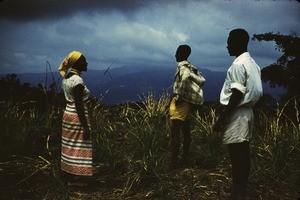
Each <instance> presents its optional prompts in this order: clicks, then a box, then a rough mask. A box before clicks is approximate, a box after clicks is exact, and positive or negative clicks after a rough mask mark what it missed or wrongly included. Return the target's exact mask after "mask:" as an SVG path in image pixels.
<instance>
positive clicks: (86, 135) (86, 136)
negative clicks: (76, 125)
mask: <svg viewBox="0 0 300 200" xmlns="http://www.w3.org/2000/svg"><path fill="white" fill-rule="evenodd" d="M89 139H91V131H90V128H89V127H83V140H89Z"/></svg>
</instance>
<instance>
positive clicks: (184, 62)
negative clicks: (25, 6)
mask: <svg viewBox="0 0 300 200" xmlns="http://www.w3.org/2000/svg"><path fill="white" fill-rule="evenodd" d="M186 64H190V62H189V61H187V60H184V61H181V62H178V66H181V65H186Z"/></svg>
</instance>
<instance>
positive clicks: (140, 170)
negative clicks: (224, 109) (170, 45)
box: [0, 89, 300, 197]
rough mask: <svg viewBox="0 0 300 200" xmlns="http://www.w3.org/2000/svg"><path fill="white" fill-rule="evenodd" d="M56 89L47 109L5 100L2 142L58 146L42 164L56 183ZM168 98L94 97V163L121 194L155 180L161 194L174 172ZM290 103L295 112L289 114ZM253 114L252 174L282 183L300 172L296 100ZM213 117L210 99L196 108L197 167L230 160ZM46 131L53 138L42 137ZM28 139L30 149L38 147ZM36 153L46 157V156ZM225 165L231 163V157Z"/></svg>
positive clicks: (193, 155) (194, 155) (194, 146)
mask: <svg viewBox="0 0 300 200" xmlns="http://www.w3.org/2000/svg"><path fill="white" fill-rule="evenodd" d="M44 91H45V92H44V95H45V98H46V97H47V96H48V95H49V92H48V91H47V90H46V89H45V90H44ZM52 94H54V96H52V97H53V98H50V99H49V98H48V97H47V99H48V100H49V101H48V105H49V106H47V108H48V110H47V112H44V113H40V112H38V111H37V110H36V109H35V108H34V107H29V108H28V109H25V110H24V109H20V108H21V107H22V105H23V104H34V102H18V103H12V102H10V101H7V102H1V104H0V105H1V115H0V120H1V127H0V131H1V135H0V142H1V144H5V143H7V144H8V143H9V142H11V143H14V144H15V145H7V148H11V150H14V149H15V148H17V147H22V146H23V145H22V144H24V143H26V142H25V141H26V138H27V140H28V139H31V141H33V140H36V138H43V140H41V141H36V142H37V143H42V147H41V148H40V150H39V151H38V154H39V156H41V155H42V153H41V152H45V151H46V152H50V153H52V157H45V156H43V155H42V158H43V159H45V160H43V162H44V163H45V165H43V166H46V167H44V168H43V169H42V170H43V171H45V170H48V175H49V174H52V177H53V182H57V181H60V180H59V145H60V138H59V137H60V131H61V130H60V129H61V125H60V124H61V115H62V111H63V109H64V107H62V106H60V105H59V103H57V102H59V98H60V97H59V95H58V93H55V92H54V93H51V95H52ZM169 103H170V95H169V94H168V93H164V94H163V95H161V96H158V97H156V96H155V95H154V93H152V92H149V93H148V94H146V95H144V96H142V97H141V102H140V103H126V104H122V105H103V104H102V103H101V102H100V101H99V100H97V99H93V100H92V101H90V104H89V105H90V109H89V111H90V115H91V118H92V135H93V140H94V163H95V165H96V166H101V168H100V175H101V170H102V171H103V170H105V172H107V174H111V175H114V176H115V177H116V181H120V182H121V184H122V190H119V191H117V192H116V193H117V195H118V196H119V197H120V196H122V195H126V194H128V193H129V192H130V191H132V190H134V189H135V188H139V187H141V186H143V187H147V185H150V184H151V185H153V184H154V185H156V186H157V188H158V191H157V193H158V194H162V193H163V190H164V189H163V187H164V185H163V177H164V175H165V174H166V173H169V172H170V171H169V161H170V141H171V138H170V120H169V116H168V109H169ZM287 108H289V111H290V112H289V113H292V114H294V115H293V116H291V114H289V115H288V114H287V112H286V110H287ZM291 109H292V112H291ZM255 113H256V116H257V117H256V118H257V123H256V127H255V131H254V132H255V133H254V135H253V141H252V142H251V157H252V170H251V180H253V181H254V182H258V183H267V182H271V183H273V182H276V183H279V182H280V181H283V180H286V179H287V178H289V177H291V176H292V175H293V174H294V173H299V167H300V166H299V163H300V160H299V153H300V127H299V102H298V101H297V99H296V98H295V99H292V100H290V101H288V102H287V103H286V104H285V105H283V106H279V105H278V106H277V107H276V108H275V109H274V112H273V113H271V114H270V112H269V111H268V110H263V109H256V110H255ZM215 118H216V108H215V107H214V106H211V105H204V106H202V108H201V109H200V110H198V111H197V112H195V113H194V114H193V117H192V124H191V130H192V145H191V152H190V155H191V167H200V168H206V169H214V168H217V167H220V165H222V161H223V160H224V158H226V159H227V160H229V158H228V157H227V156H228V155H227V149H225V148H224V146H223V145H222V135H221V134H217V133H214V132H213V130H212V127H213V124H214V123H215ZM2 122H3V123H2ZM41 136H42V137H41ZM44 136H46V138H47V139H48V140H44ZM8 138H9V139H8ZM8 140H9V142H8ZM46 143H47V144H48V146H47V145H46ZM30 145H31V146H30ZM30 145H29V146H27V148H28V147H29V148H30V147H32V146H34V144H30ZM19 150H20V148H19ZM1 153H3V151H1ZM36 159H38V160H40V159H41V157H37V158H36ZM49 163H50V164H49ZM227 164H228V166H227V168H228V169H229V162H228V163H227ZM222 167H225V166H222ZM40 168H41V167H40ZM40 168H38V169H36V171H37V170H39V169H40ZM40 171H41V170H39V173H40ZM27 174H28V178H27V179H25V180H26V181H28V180H30V179H31V178H33V177H34V175H35V174H33V172H30V173H27ZM48 175H47V176H48ZM24 182H25V181H24ZM56 189H57V188H56ZM47 195H48V194H47Z"/></svg>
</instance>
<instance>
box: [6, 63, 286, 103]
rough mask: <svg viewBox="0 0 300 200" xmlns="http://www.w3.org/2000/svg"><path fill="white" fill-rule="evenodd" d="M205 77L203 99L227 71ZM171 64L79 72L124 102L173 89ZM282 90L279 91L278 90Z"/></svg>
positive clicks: (215, 95) (106, 97) (27, 76)
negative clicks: (168, 66)
mask: <svg viewBox="0 0 300 200" xmlns="http://www.w3.org/2000/svg"><path fill="white" fill-rule="evenodd" d="M199 70H200V71H201V72H202V74H203V76H204V77H205V79H206V83H205V84H204V87H203V91H204V95H205V101H217V100H218V99H219V94H220V90H221V88H222V85H223V82H224V79H225V76H226V72H216V71H210V70H208V69H201V68H199ZM175 71H176V67H175V66H174V68H159V67H143V68H137V67H132V66H123V67H120V68H112V69H108V70H88V72H86V73H84V74H83V75H82V77H83V79H84V81H85V83H86V85H87V86H88V88H89V89H90V91H91V94H92V95H93V96H96V97H97V98H101V99H102V101H103V102H104V103H111V104H116V103H124V102H127V101H140V100H141V99H140V97H142V96H144V95H147V93H148V92H149V91H152V92H153V93H154V94H155V95H156V96H159V95H161V94H162V93H163V92H169V93H172V84H173V79H174V75H175ZM1 76H3V75H1ZM18 77H19V78H20V81H21V82H22V83H25V82H27V83H30V84H31V85H32V86H36V85H37V84H38V83H42V84H43V85H45V86H49V85H50V84H51V83H52V82H53V81H52V80H54V81H55V82H57V84H58V85H59V86H60V84H61V83H60V82H61V78H60V76H59V74H58V73H57V72H55V73H52V74H51V73H48V74H46V73H24V74H18ZM264 88H265V91H268V93H271V95H273V96H275V97H276V95H277V93H278V90H272V89H270V88H269V87H268V85H267V84H264ZM281 92H282V91H281Z"/></svg>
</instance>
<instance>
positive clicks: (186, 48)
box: [177, 44, 192, 58]
mask: <svg viewBox="0 0 300 200" xmlns="http://www.w3.org/2000/svg"><path fill="white" fill-rule="evenodd" d="M177 50H178V51H180V53H181V55H183V56H184V57H186V58H188V57H189V56H190V54H191V52H192V49H191V47H190V46H189V45H187V44H183V45H179V47H178V48H177Z"/></svg>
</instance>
